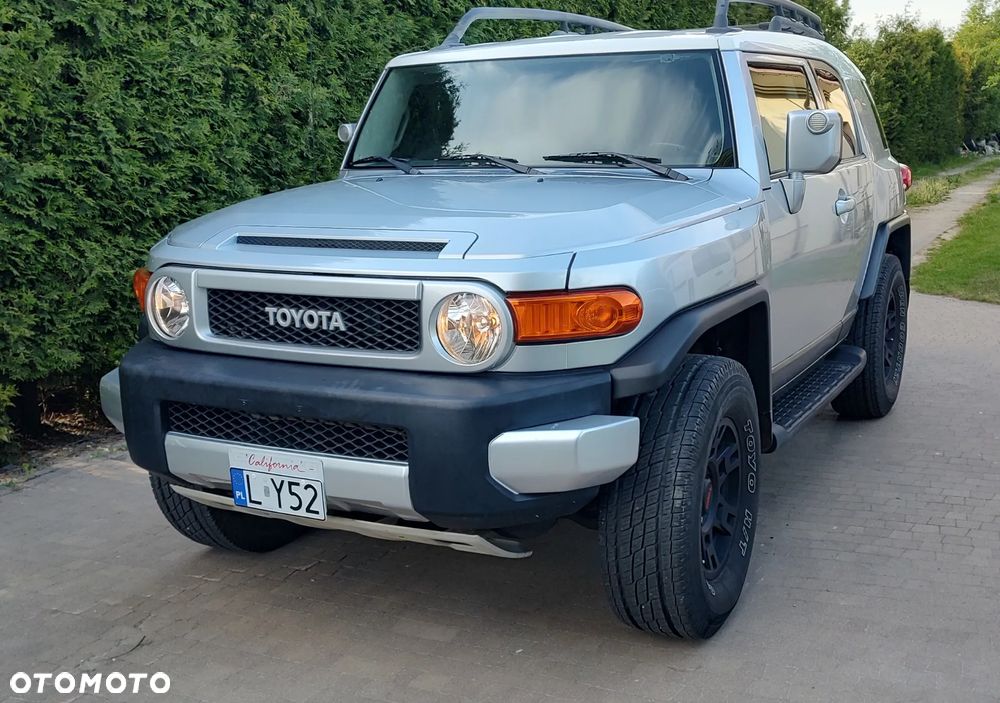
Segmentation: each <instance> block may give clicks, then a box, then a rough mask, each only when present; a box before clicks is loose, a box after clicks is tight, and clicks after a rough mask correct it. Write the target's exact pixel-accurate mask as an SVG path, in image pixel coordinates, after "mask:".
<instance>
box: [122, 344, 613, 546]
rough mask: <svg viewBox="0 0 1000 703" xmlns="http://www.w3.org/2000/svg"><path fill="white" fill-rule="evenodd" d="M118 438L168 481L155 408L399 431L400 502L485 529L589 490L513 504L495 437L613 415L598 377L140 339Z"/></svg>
mask: <svg viewBox="0 0 1000 703" xmlns="http://www.w3.org/2000/svg"><path fill="white" fill-rule="evenodd" d="M120 373H121V395H122V410H123V414H124V419H125V435H126V439H127V441H128V448H129V453H130V454H131V456H132V459H133V461H134V462H135V463H136V464H138V465H139V466H141V467H142V468H144V469H146V470H148V471H151V472H154V473H159V474H163V475H166V476H169V475H170V472H169V469H168V467H167V457H166V452H165V449H164V436H165V435H166V433H167V432H168V431H169V427H168V424H167V418H166V413H165V411H164V406H165V404H166V403H168V402H179V403H191V404H197V405H203V406H210V407H217V408H224V409H228V410H237V411H243V412H250V413H260V414H266V415H282V416H286V417H303V418H311V419H316V420H337V421H344V422H357V423H365V424H374V425H385V426H391V427H402V428H404V429H406V430H407V432H408V434H409V482H410V497H411V500H412V503H413V507H414V509H415V510H416V511H417V512H418V513H420V514H421V515H423V516H424V517H426V518H427V519H428V520H430V521H431V522H432V523H434V524H436V525H439V526H441V527H446V528H455V529H465V530H474V529H494V528H503V527H513V526H520V525H530V524H536V523H542V522H547V521H550V520H554V519H556V518H559V517H562V516H566V515H571V514H573V513H575V512H577V511H579V510H580V509H581V508H583V507H584V506H585V505H587V503H589V502H590V501H592V500H593V499H594V497H595V496H596V495H597V491H598V489H597V488H586V489H582V490H577V491H571V492H567V493H554V494H544V495H530V496H529V495H517V494H515V493H512V492H510V491H508V490H507V489H505V488H504V487H502V486H501V485H499V484H498V483H497V482H496V481H494V480H493V479H492V478H491V477H490V473H489V466H488V456H487V454H488V447H489V443H490V441H491V440H492V439H493V438H495V437H496V436H497V435H499V434H501V433H503V432H508V431H511V430H518V429H524V428H527V427H534V426H537V425H544V424H546V423H550V422H558V421H562V420H569V419H572V418H576V417H582V416H586V415H607V414H610V412H611V403H612V387H611V374H610V372H609V371H608V370H586V371H574V372H561V373H558V374H497V373H494V374H477V375H467V376H464V375H442V374H427V373H412V372H404V371H382V370H372V369H359V368H345V367H335V366H322V365H313V364H299V363H291V362H283V361H270V360H263V359H248V358H242V357H233V356H223V355H218V354H205V353H200V352H191V351H183V350H178V349H173V348H170V347H167V346H165V345H163V344H160V343H159V342H155V341H152V340H149V339H145V340H143V341H141V342H139V344H137V345H136V346H135V347H133V348H132V350H131V351H129V352H128V354H126V355H125V358H124V359H123V360H122V364H121V369H120Z"/></svg>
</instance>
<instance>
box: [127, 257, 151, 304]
mask: <svg viewBox="0 0 1000 703" xmlns="http://www.w3.org/2000/svg"><path fill="white" fill-rule="evenodd" d="M152 275H153V274H151V273H150V272H149V269H147V268H141V269H136V271H135V273H134V274H133V275H132V291H133V292H134V293H135V299H136V300H138V301H139V309H140V310H142V311H143V312H146V286H148V285H149V277H150V276H152Z"/></svg>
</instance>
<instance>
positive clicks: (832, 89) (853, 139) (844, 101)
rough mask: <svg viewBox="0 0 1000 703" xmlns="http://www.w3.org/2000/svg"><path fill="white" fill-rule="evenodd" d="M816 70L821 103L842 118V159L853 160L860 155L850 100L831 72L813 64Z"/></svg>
mask: <svg viewBox="0 0 1000 703" xmlns="http://www.w3.org/2000/svg"><path fill="white" fill-rule="evenodd" d="M813 68H814V69H815V70H816V85H817V86H819V92H820V93H822V94H823V102H824V103H826V108H827V109H828V110H836V111H837V112H839V113H840V116H841V117H843V118H844V145H843V152H842V154H843V156H842V158H843V159H853V158H854V157H855V156H857V155H858V154H860V153H861V148H860V147H859V146H858V138H857V132H856V130H855V129H854V113H853V112H852V111H851V100H850V98H849V97H848V95H847V91H846V90H844V84H843V83H842V82H841V80H840V78H838V77H837V74H836V73H834V72H833V70H832V69H831V68H830V67H829V66H827V65H825V64H818V63H814V64H813Z"/></svg>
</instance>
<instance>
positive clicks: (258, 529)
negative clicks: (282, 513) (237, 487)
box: [149, 474, 306, 552]
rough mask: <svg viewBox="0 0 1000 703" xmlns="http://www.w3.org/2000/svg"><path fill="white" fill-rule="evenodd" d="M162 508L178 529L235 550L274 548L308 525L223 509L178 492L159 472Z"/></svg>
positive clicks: (152, 478)
mask: <svg viewBox="0 0 1000 703" xmlns="http://www.w3.org/2000/svg"><path fill="white" fill-rule="evenodd" d="M149 482H150V484H151V485H152V487H153V496H154V497H155V498H156V504H157V505H158V506H159V507H160V512H162V513H163V516H164V517H165V518H167V522H169V523H170V524H171V525H172V526H173V528H174V529H175V530H177V531H178V532H180V533H181V534H182V535H184V536H185V537H187V538H188V539H190V540H192V541H194V542H197V543H198V544H203V545H205V546H206V547H214V548H216V549H225V550H228V551H231V552H272V551H274V550H275V549H279V548H281V547H284V546H285V545H286V544H289V543H290V542H292V541H293V540H295V539H296V538H297V537H298V536H299V535H301V534H302V533H303V532H305V530H306V528H304V527H302V526H301V525H296V524H295V523H291V522H286V521H284V520H278V519H272V518H265V517H257V516H256V515H247V514H246V513H237V512H233V511H230V510H220V509H218V508H212V507H209V506H207V505H202V504H201V503H197V502H195V501H193V500H191V499H190V498H187V497H185V496H182V495H180V494H179V493H177V492H175V491H174V489H173V488H172V487H171V486H170V484H169V483H168V482H167V481H165V480H164V479H162V478H160V477H159V476H156V475H155V474H150V475H149Z"/></svg>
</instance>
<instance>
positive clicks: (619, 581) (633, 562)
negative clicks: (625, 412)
mask: <svg viewBox="0 0 1000 703" xmlns="http://www.w3.org/2000/svg"><path fill="white" fill-rule="evenodd" d="M634 412H635V415H636V416H637V417H638V418H639V420H640V421H641V436H640V441H639V459H638V462H637V463H636V465H635V466H634V467H632V468H631V469H629V470H628V472H626V473H625V474H624V475H623V476H621V477H620V478H619V479H618V480H617V481H615V482H614V483H613V484H611V485H609V486H606V487H605V488H604V489H603V491H602V493H601V497H600V507H599V521H598V522H599V524H598V528H599V541H600V546H601V550H602V556H603V559H602V560H601V561H602V567H603V576H604V586H605V589H606V591H607V594H608V597H609V599H610V601H611V606H612V609H613V610H614V611H615V613H616V614H617V615H618V617H619V618H620V619H621V620H622V621H623V622H625V623H626V624H628V625H632V626H633V627H636V628H638V629H640V630H645V631H647V632H651V633H655V634H659V635H667V636H672V637H682V638H687V639H706V638H708V637H711V636H712V635H713V634H715V633H716V632H717V631H718V629H719V628H720V627H722V624H723V623H724V622H725V621H726V618H728V617H729V614H730V613H731V612H732V610H733V608H735V607H736V603H737V601H738V600H739V597H740V594H741V592H742V590H743V583H744V581H745V580H746V574H747V569H748V567H749V564H750V556H751V553H752V551H753V541H754V534H755V532H756V528H757V502H758V492H757V483H758V474H757V471H758V464H759V461H760V456H759V447H760V434H759V432H760V430H759V428H758V416H757V404H756V400H755V396H754V389H753V385H752V383H751V382H750V378H749V376H748V375H747V372H746V369H744V368H743V367H742V366H741V365H740V364H738V363H737V362H735V361H732V360H730V359H723V358H719V357H711V356H688V357H687V358H686V359H685V361H684V363H683V365H682V366H681V369H680V370H679V371H678V372H677V374H676V376H675V377H674V379H673V380H672V381H671V382H670V383H668V384H667V385H666V386H664V387H663V388H661V389H660V390H658V391H656V392H654V393H651V394H649V395H646V396H642V397H641V398H638V399H636V406H635V410H634Z"/></svg>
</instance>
